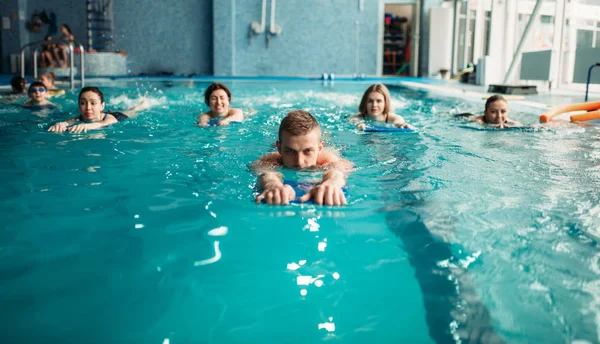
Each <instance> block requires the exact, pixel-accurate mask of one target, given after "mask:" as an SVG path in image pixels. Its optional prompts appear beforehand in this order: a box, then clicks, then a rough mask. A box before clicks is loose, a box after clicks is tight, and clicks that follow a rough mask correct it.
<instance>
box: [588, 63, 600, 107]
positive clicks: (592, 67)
mask: <svg viewBox="0 0 600 344" xmlns="http://www.w3.org/2000/svg"><path fill="white" fill-rule="evenodd" d="M598 66H600V62H596V64H593V65H591V66H590V69H588V78H587V83H586V84H585V101H586V102H587V101H588V91H589V90H590V78H591V77H592V69H594V67H598Z"/></svg>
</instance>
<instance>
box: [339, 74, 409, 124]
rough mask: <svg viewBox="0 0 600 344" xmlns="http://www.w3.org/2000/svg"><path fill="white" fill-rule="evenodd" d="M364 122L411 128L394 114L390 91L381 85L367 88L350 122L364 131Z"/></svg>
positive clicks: (400, 117)
mask: <svg viewBox="0 0 600 344" xmlns="http://www.w3.org/2000/svg"><path fill="white" fill-rule="evenodd" d="M365 120H372V121H377V122H383V123H388V124H392V125H393V126H394V127H397V128H411V129H412V126H410V125H409V124H407V123H406V121H404V118H402V116H400V115H397V114H395V113H394V110H393V109H392V101H391V97H390V91H389V90H388V89H387V87H385V85H383V84H375V85H371V86H369V88H367V90H366V91H365V93H364V94H363V96H362V99H361V101H360V105H359V106H358V114H356V115H354V116H352V117H351V118H350V121H351V122H352V123H353V124H355V125H356V127H357V128H358V129H361V130H365V129H366V128H367V125H366V124H365Z"/></svg>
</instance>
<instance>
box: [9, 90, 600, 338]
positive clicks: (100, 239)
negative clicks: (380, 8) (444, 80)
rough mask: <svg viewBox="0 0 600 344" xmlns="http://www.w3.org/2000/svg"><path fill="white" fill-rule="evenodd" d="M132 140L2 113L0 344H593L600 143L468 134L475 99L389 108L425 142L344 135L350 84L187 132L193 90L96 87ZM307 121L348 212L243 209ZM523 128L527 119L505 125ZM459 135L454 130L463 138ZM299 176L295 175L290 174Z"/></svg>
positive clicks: (586, 135)
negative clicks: (337, 160) (327, 152)
mask: <svg viewBox="0 0 600 344" xmlns="http://www.w3.org/2000/svg"><path fill="white" fill-rule="evenodd" d="M98 84H99V85H100V86H102V89H103V90H104V91H105V96H106V99H107V109H111V110H119V109H124V108H127V107H129V106H132V105H135V104H136V103H138V102H139V101H140V99H141V97H142V96H146V97H148V98H149V99H150V100H151V102H152V103H153V104H154V106H153V108H152V109H150V110H149V111H146V112H144V113H142V114H141V115H140V117H139V118H137V119H135V120H130V121H127V122H122V123H119V124H116V125H114V126H112V127H110V128H107V129H105V130H101V131H95V132H89V133H86V134H82V135H71V134H54V133H48V132H46V129H47V127H48V125H49V124H50V123H53V122H54V121H56V120H60V119H63V118H65V117H69V116H73V115H74V114H76V113H77V111H78V110H77V105H76V94H75V93H68V94H67V95H66V96H65V97H61V98H56V99H55V100H56V102H57V103H58V104H59V105H60V106H61V107H60V109H59V110H56V111H54V112H51V113H33V114H32V113H31V112H29V111H28V110H23V109H20V108H18V107H16V106H10V105H0V133H1V137H2V139H1V145H0V154H1V155H2V157H3V164H2V165H1V167H0V177H1V178H2V180H3V188H2V189H3V191H2V196H3V197H2V202H1V204H0V210H1V212H2V215H3V216H2V217H1V219H0V226H1V231H0V258H1V260H0V276H1V278H2V284H0V307H1V309H2V310H3V311H4V312H3V313H2V314H3V315H2V322H1V325H0V331H1V332H2V333H3V335H4V337H5V338H10V339H13V341H15V342H48V341H50V342H58V341H62V342H78V343H88V342H89V343H97V342H117V343H174V344H176V343H315V342H330V341H332V340H333V341H334V342H341V343H365V342H367V341H370V342H373V343H432V342H437V343H448V342H450V343H451V342H458V341H461V340H462V342H469V340H471V342H473V343H478V342H481V343H488V342H502V341H506V342H510V343H531V342H543V343H565V342H572V341H576V340H579V341H584V342H586V341H587V342H597V341H598V340H599V339H598V330H597V328H598V325H599V318H598V317H599V314H600V312H599V311H600V298H599V296H598V295H599V294H600V266H599V259H598V258H599V257H600V255H599V252H598V245H597V242H598V239H599V238H600V232H598V228H600V227H599V225H600V219H599V215H598V214H600V206H599V205H598V194H597V190H598V184H599V180H600V179H599V177H600V169H599V168H598V161H599V160H600V154H599V153H598V151H597V149H598V148H599V147H600V143H599V142H600V141H599V140H598V139H599V138H600V131H598V129H596V128H594V127H590V128H582V127H577V126H565V127H562V128H555V129H552V130H537V131H532V132H519V131H506V132H488V131H477V130H471V129H469V128H464V127H462V126H464V125H466V123H464V122H462V121H459V120H455V119H453V118H452V117H451V116H450V115H449V114H451V113H456V112H466V111H477V110H478V109H480V108H481V107H482V106H483V103H482V101H481V100H479V99H457V98H447V97H442V96H441V95H436V94H433V93H425V92H421V91H414V90H410V89H406V88H401V87H393V88H391V92H392V96H393V98H394V105H395V107H396V108H397V112H398V113H401V114H402V115H404V116H405V118H406V119H407V120H408V121H409V122H410V123H412V124H414V125H415V126H416V127H418V128H419V133H418V134H416V135H406V134H391V133H385V134H378V133H362V132H358V131H355V130H354V129H353V128H352V126H351V125H350V124H348V123H347V121H346V120H345V117H346V116H348V115H349V114H353V113H354V112H355V110H356V108H357V106H358V103H359V101H360V96H361V95H362V92H363V90H364V89H365V88H366V87H367V86H368V84H366V83H359V82H341V83H340V82H338V83H336V84H334V85H329V84H328V85H323V84H322V83H319V82H302V81H294V82H287V81H250V80H244V81H235V80H228V81H227V84H228V85H229V86H230V88H231V89H232V92H233V99H232V106H234V107H240V108H242V109H244V110H245V111H248V112H251V113H253V114H252V115H251V116H250V117H248V120H247V121H246V122H245V123H244V124H243V125H238V126H231V127H228V128H208V129H200V128H196V127H194V126H193V125H194V122H195V117H196V116H197V114H199V113H200V112H202V111H205V109H206V106H205V105H204V104H203V101H202V99H203V98H202V92H203V91H204V88H205V87H206V86H207V85H208V83H207V82H198V81H165V82H158V81H136V82H128V81H117V82H104V83H98ZM294 108H302V109H306V110H308V111H310V112H312V113H313V114H315V115H316V116H317V117H318V119H319V120H320V122H321V125H322V127H323V131H324V138H325V141H326V144H327V145H329V146H331V147H334V148H336V149H338V150H339V151H340V152H341V153H342V154H343V155H344V157H346V158H348V159H350V160H352V161H354V162H355V164H356V171H355V172H354V173H353V174H352V175H351V176H350V178H349V181H348V194H349V205H348V206H347V207H344V208H332V207H316V206H312V205H304V206H288V207H270V206H266V205H255V204H254V203H253V202H252V200H253V195H252V192H253V188H254V185H255V181H256V180H255V177H254V176H253V175H252V174H251V173H250V171H249V170H248V164H249V163H250V162H252V161H254V160H255V159H257V158H258V157H260V156H261V155H262V154H263V153H265V152H268V151H272V150H274V146H273V145H274V142H275V140H276V136H277V127H278V124H279V121H280V119H281V118H282V117H283V116H284V115H285V113H287V112H288V111H289V110H290V109H294ZM511 112H512V116H513V117H515V118H516V119H517V120H520V121H522V122H524V123H526V124H533V123H535V122H536V121H537V116H538V115H539V112H537V110H532V109H528V108H525V107H519V106H517V105H511ZM467 126H468V124H467ZM292 176H293V174H292Z"/></svg>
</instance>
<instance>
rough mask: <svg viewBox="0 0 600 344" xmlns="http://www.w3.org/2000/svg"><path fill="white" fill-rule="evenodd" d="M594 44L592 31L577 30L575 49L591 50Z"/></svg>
mask: <svg viewBox="0 0 600 344" xmlns="http://www.w3.org/2000/svg"><path fill="white" fill-rule="evenodd" d="M594 43H595V42H594V31H592V30H577V48H593V47H594Z"/></svg>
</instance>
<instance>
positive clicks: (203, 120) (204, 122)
mask: <svg viewBox="0 0 600 344" xmlns="http://www.w3.org/2000/svg"><path fill="white" fill-rule="evenodd" d="M209 121H210V115H209V114H208V113H203V114H201V115H200V116H198V118H197V121H196V126H198V127H208V122H209Z"/></svg>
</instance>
